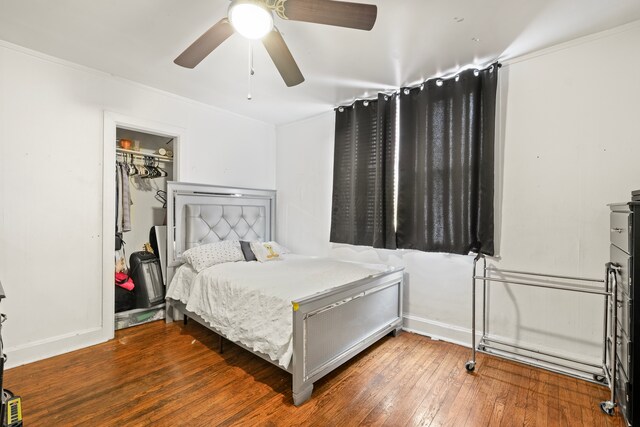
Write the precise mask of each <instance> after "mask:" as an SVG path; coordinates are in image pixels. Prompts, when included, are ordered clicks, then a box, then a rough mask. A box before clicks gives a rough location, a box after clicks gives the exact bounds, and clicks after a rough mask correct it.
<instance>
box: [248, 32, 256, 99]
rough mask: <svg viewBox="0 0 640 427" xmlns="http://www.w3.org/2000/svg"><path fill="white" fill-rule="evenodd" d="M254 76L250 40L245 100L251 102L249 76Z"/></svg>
mask: <svg viewBox="0 0 640 427" xmlns="http://www.w3.org/2000/svg"><path fill="white" fill-rule="evenodd" d="M254 74H255V71H254V70H253V43H252V42H251V40H249V80H248V82H247V85H248V89H247V92H248V93H247V99H248V100H251V76H253V75H254Z"/></svg>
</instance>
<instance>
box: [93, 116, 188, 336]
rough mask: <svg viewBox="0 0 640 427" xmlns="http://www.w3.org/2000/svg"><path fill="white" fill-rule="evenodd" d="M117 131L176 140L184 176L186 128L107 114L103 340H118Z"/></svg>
mask: <svg viewBox="0 0 640 427" xmlns="http://www.w3.org/2000/svg"><path fill="white" fill-rule="evenodd" d="M116 128H124V129H129V130H134V131H139V132H146V133H151V134H154V135H162V136H166V137H168V138H174V145H173V152H174V157H173V158H174V166H173V172H174V176H173V179H175V180H178V179H179V177H180V154H181V149H182V146H183V144H184V141H185V138H186V129H184V128H182V127H177V126H173V125H167V124H165V123H160V122H156V121H152V120H145V119H139V118H136V117H131V116H127V115H124V114H119V113H115V112H112V111H105V112H104V140H103V149H104V152H103V159H104V161H103V167H102V170H103V177H102V325H101V327H100V329H101V334H102V341H107V340H109V339H112V338H113V337H114V325H115V312H114V306H115V295H114V290H113V286H114V284H113V254H114V239H115V237H114V236H115V232H116V227H115V221H114V216H115V209H116V207H115V197H116V196H115V183H114V165H115V163H116Z"/></svg>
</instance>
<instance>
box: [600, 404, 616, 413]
mask: <svg viewBox="0 0 640 427" xmlns="http://www.w3.org/2000/svg"><path fill="white" fill-rule="evenodd" d="M600 409H601V410H602V412H604V413H605V414H607V415H609V416H613V414H614V411H615V405H614V404H612V403H611V402H609V401H607V402H600Z"/></svg>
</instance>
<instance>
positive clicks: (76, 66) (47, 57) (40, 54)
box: [0, 39, 275, 126]
mask: <svg viewBox="0 0 640 427" xmlns="http://www.w3.org/2000/svg"><path fill="white" fill-rule="evenodd" d="M0 48H6V49H9V50H13V51H15V52H18V53H22V54H24V55H28V56H31V57H34V58H37V59H40V60H43V61H48V62H51V63H53V64H57V65H61V66H63V67H68V68H72V69H74V70H78V71H83V72H87V73H91V74H94V75H96V76H99V77H105V78H112V79H114V80H117V81H120V82H122V83H125V84H128V85H131V86H133V87H138V88H142V89H145V90H150V91H152V92H155V93H157V94H160V95H163V96H166V97H168V98H173V99H175V100H178V101H182V102H185V103H187V104H191V105H195V106H199V107H202V108H206V109H209V110H213V111H216V112H219V113H225V114H230V115H232V116H236V117H241V118H243V119H246V120H252V121H254V122H257V123H262V124H266V125H269V126H275V124H274V123H270V122H265V121H263V120H259V119H256V118H255V117H249V116H244V115H242V114H239V113H236V112H234V111H231V110H225V109H224V108H222V107H217V106H215V105H212V104H207V103H206V102H202V101H198V100H195V99H193V98H188V97H186V96H182V95H178V94H176V93H173V92H168V91H166V90H163V89H158V88H156V87H153V86H148V85H146V84H144V83H140V82H137V81H135V80H130V79H127V78H125V77H122V76H119V75H117V74H113V73H108V72H106V71H101V70H98V69H95V68H91V67H87V66H86V65H81V64H78V63H76V62H72V61H68V60H66V59H62V58H58V57H57V56H52V55H48V54H46V53H43V52H40V51H37V50H33V49H29V48H26V47H23V46H20V45H17V44H14V43H10V42H7V41H5V40H2V39H0Z"/></svg>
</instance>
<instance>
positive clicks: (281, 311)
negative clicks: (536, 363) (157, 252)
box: [167, 182, 403, 406]
mask: <svg viewBox="0 0 640 427" xmlns="http://www.w3.org/2000/svg"><path fill="white" fill-rule="evenodd" d="M167 193H168V200H167V212H168V218H167V234H168V236H167V237H168V245H167V279H168V280H167V283H169V284H170V285H169V287H168V290H167V322H172V321H174V320H177V319H181V318H183V317H185V316H186V317H185V318H190V319H193V320H195V321H197V322H198V323H200V324H202V325H203V326H205V327H207V328H208V329H210V330H212V331H214V332H215V333H217V334H219V335H221V336H224V337H225V338H227V339H229V340H231V341H233V342H234V343H236V344H238V345H239V346H241V347H243V348H245V349H247V350H248V351H251V352H252V353H254V354H256V355H258V356H259V357H262V358H263V359H265V360H267V361H269V362H270V363H273V364H274V365H276V366H278V367H280V368H281V369H284V370H286V371H287V372H289V373H291V375H292V392H293V403H294V404H295V405H296V406H298V405H301V404H302V403H304V402H305V401H306V400H308V399H309V398H310V396H311V393H312V391H313V383H314V382H315V381H316V380H318V379H320V378H322V377H323V376H324V375H326V374H328V373H329V372H331V371H332V370H333V369H335V368H337V367H338V366H340V365H342V364H343V363H345V362H347V361H348V360H349V359H351V358H352V357H353V356H355V355H357V354H358V353H360V352H361V351H362V350H364V349H366V348H367V347H369V346H370V345H371V344H373V343H375V342H376V341H377V340H379V339H380V338H382V337H384V336H385V335H387V334H390V333H391V334H393V335H397V333H399V331H400V329H401V326H402V294H403V292H402V286H403V270H402V269H401V268H395V267H389V266H384V265H376V264H359V263H349V262H343V261H339V260H332V259H322V258H315V257H305V256H300V255H295V254H283V256H282V259H281V260H279V261H272V262H265V263H259V262H256V261H252V262H233V263H223V264H217V265H214V266H212V267H209V268H207V269H205V270H202V271H200V272H197V271H195V270H194V269H193V267H192V266H190V265H189V264H184V263H183V262H182V253H183V252H184V251H186V250H188V249H191V248H194V247H197V246H199V245H203V244H206V243H212V242H218V241H223V240H243V241H261V242H262V241H264V242H267V241H272V240H274V237H275V212H276V198H275V196H276V193H275V191H269V190H256V189H246V188H227V187H219V186H207V185H200V184H186V183H179V182H170V183H168V190H167ZM232 298H235V300H234V299H232ZM259 298H262V299H259ZM265 298H266V299H265ZM264 301H267V302H268V303H265V302H264ZM231 308H233V310H232V309H231ZM268 316H272V317H268ZM265 319H266V320H265ZM276 319H277V320H278V322H280V323H276ZM272 323H273V325H276V326H274V327H269V328H267V329H268V331H267V332H266V334H267V336H262V335H260V333H262V331H260V329H265V328H261V327H260V326H261V325H271V324H272ZM247 332H248V333H249V334H248V336H247ZM243 333H245V335H243Z"/></svg>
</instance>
